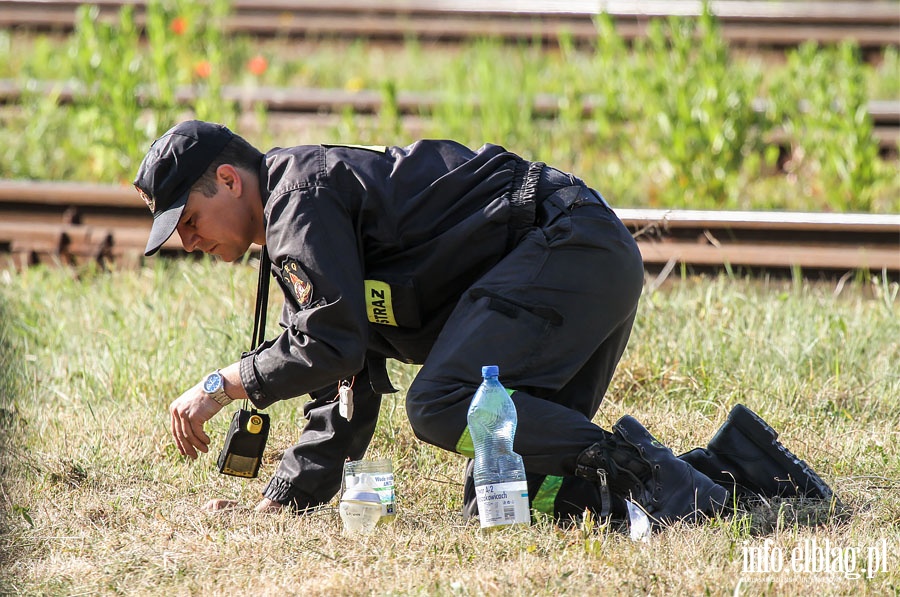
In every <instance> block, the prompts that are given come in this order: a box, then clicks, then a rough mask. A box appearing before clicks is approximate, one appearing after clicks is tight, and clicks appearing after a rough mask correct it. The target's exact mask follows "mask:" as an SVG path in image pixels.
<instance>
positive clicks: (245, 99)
mask: <svg viewBox="0 0 900 597" xmlns="http://www.w3.org/2000/svg"><path fill="white" fill-rule="evenodd" d="M25 93H31V94H38V95H48V94H53V95H55V96H56V97H57V98H58V99H57V101H59V102H60V103H71V102H75V101H79V98H82V97H84V98H88V97H89V95H88V94H87V93H86V92H85V90H84V89H82V88H80V87H78V86H77V85H74V84H72V83H67V82H47V81H32V82H30V83H29V84H28V89H27V90H26V89H25V88H24V86H23V85H22V84H21V83H19V82H18V81H14V80H10V79H0V105H7V106H10V107H14V106H15V105H16V104H17V103H18V102H20V100H21V99H22V97H23V94H25ZM138 96H139V100H140V101H143V99H144V98H142V97H141V96H140V94H138ZM177 98H178V100H179V101H181V102H183V103H184V104H185V105H189V104H190V103H191V102H192V101H193V100H195V99H196V94H195V93H194V91H193V90H192V89H191V88H189V87H183V88H181V89H179V90H178V92H177ZM222 99H223V100H225V101H231V102H236V103H237V104H239V105H240V106H241V107H242V108H243V113H245V114H253V113H254V110H253V106H256V105H261V106H263V107H265V108H266V111H267V113H268V114H269V121H270V124H271V125H275V126H277V127H278V128H279V130H283V131H284V130H291V131H294V132H298V133H308V132H309V131H310V130H311V129H315V128H316V126H318V127H319V128H320V129H327V128H330V127H333V126H335V125H336V124H337V122H338V119H339V118H340V117H341V115H342V114H344V113H345V112H346V111H347V110H350V111H352V112H353V113H354V114H362V115H366V114H378V113H379V112H380V111H381V110H382V108H383V106H384V103H385V98H384V95H383V94H382V93H380V92H378V91H373V90H360V91H345V90H341V89H319V88H283V87H280V88H276V87H244V86H233V85H226V86H225V87H223V89H222ZM441 101H442V98H441V96H440V95H439V94H437V93H428V92H399V93H398V94H397V96H396V98H395V102H396V105H395V106H393V109H396V111H397V112H398V113H399V114H400V115H401V116H402V117H403V118H404V119H405V120H406V121H407V123H408V125H409V128H410V132H418V130H419V129H422V132H424V128H425V126H424V123H420V125H419V126H418V127H417V126H416V124H415V121H416V119H421V118H427V117H428V116H429V115H430V114H432V113H433V112H434V111H435V109H436V108H437V107H438V106H439V105H440V103H441ZM472 102H473V104H477V102H478V99H477V98H473V99H472ZM561 103H562V102H561V98H560V97H558V96H555V95H551V94H541V95H538V96H537V97H535V98H534V103H533V105H532V106H530V111H529V113H530V114H531V115H532V116H533V117H535V118H545V119H549V118H554V117H557V116H559V113H560V105H561ZM597 106H598V103H597V100H595V99H593V98H591V97H587V98H584V99H583V100H582V106H581V116H582V117H584V118H586V119H588V118H590V117H591V115H592V114H593V112H594V111H595V109H596V108H597ZM754 109H755V110H757V111H758V112H764V111H765V110H766V100H765V99H759V100H757V101H756V102H755V106H754ZM868 112H869V115H870V117H871V118H872V123H873V125H874V129H873V134H874V136H875V139H877V141H878V143H879V147H880V151H881V154H882V156H883V157H892V158H896V157H897V156H898V153H900V100H873V101H870V102H869V104H868ZM246 124H247V129H252V128H253V126H254V123H252V122H248V123H246ZM587 126H588V124H586V127H587ZM766 141H767V142H768V143H770V144H772V145H778V146H781V147H782V148H784V149H787V148H788V146H789V145H790V139H789V138H787V136H786V135H784V134H783V133H782V132H779V131H775V132H774V133H773V134H771V135H769V136H768V138H767V139H766Z"/></svg>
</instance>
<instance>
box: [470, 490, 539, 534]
mask: <svg viewBox="0 0 900 597" xmlns="http://www.w3.org/2000/svg"><path fill="white" fill-rule="evenodd" d="M475 497H476V498H477V499H478V517H479V518H480V519H481V528H483V529H484V528H487V527H494V526H498V525H504V524H515V523H524V524H531V510H530V509H529V507H528V483H526V482H525V481H513V482H511V483H493V484H488V485H480V486H478V487H476V488H475Z"/></svg>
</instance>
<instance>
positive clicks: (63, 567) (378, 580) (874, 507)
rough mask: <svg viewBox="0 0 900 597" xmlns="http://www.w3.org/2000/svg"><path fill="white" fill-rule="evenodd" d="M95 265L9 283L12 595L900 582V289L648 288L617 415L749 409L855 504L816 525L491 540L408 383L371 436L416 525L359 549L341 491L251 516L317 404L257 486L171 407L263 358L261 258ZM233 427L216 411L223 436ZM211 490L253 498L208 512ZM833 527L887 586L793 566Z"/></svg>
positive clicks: (699, 440) (741, 588)
mask: <svg viewBox="0 0 900 597" xmlns="http://www.w3.org/2000/svg"><path fill="white" fill-rule="evenodd" d="M81 274H82V275H81V276H80V277H76V276H74V275H73V272H72V271H70V270H42V269H36V270H30V271H28V272H24V273H22V274H10V273H6V274H4V273H0V321H2V324H0V392H2V401H0V408H2V411H0V412H2V417H0V424H2V430H3V436H4V439H3V441H4V445H3V446H2V457H0V464H2V472H3V484H2V487H3V494H2V503H3V507H4V514H3V518H2V529H0V549H2V551H0V554H2V555H0V557H2V573H0V574H2V576H0V593H3V594H28V595H34V594H48V595H82V594H84V595H88V594H90V595H94V594H150V595H155V594H160V595H162V594H165V595H232V594H245V593H252V594H261V595H307V594H309V595H313V594H316V595H317V594H329V595H360V594H377V595H385V594H387V595H393V594H398V595H399V594H402V595H481V594H503V595H536V594H539V595H543V594H554V595H555V594H570V595H586V594H637V595H648V594H654V595H696V594H713V595H726V594H727V595H732V594H736V595H784V594H787V595H799V594H808V593H814V594H834V595H843V594H846V595H850V594H853V595H857V594H872V595H884V594H897V593H898V592H900V530H898V526H900V432H898V429H900V423H898V416H900V409H898V408H897V406H898V397H900V391H898V389H900V378H898V371H897V363H898V362H900V347H898V341H897V339H898V338H900V317H898V315H900V305H898V299H897V285H896V284H894V285H890V284H885V283H880V282H878V281H874V280H860V281H858V282H857V283H856V284H854V285H853V286H852V288H851V287H848V288H845V289H844V291H843V292H842V294H841V295H840V296H838V297H834V296H832V290H831V288H829V287H827V286H819V285H810V284H800V283H798V284H790V283H788V284H781V283H774V282H769V283H767V284H759V283H751V282H748V281H744V280H738V279H729V278H719V279H715V280H711V281H709V280H708V281H693V280H684V281H682V282H679V283H678V284H675V285H672V286H671V287H670V288H667V289H665V290H663V291H661V292H656V293H654V294H652V295H647V296H645V297H644V299H643V302H642V306H641V314H640V316H639V317H640V318H639V323H638V326H637V327H636V329H635V335H634V337H633V340H632V343H631V345H630V347H629V350H628V352H627V353H626V357H625V359H624V360H623V362H622V365H621V367H620V371H619V373H618V375H617V377H616V380H615V382H614V385H613V387H612V388H611V390H610V394H609V396H608V399H607V401H606V403H605V404H604V407H603V408H602V409H601V412H600V413H599V414H598V419H597V420H598V422H600V423H601V424H602V425H603V426H605V427H608V425H609V423H611V422H612V421H615V420H616V419H617V418H618V417H619V416H621V415H622V414H625V413H630V414H633V415H635V416H637V417H638V418H639V419H640V420H642V421H643V422H644V423H645V424H646V425H647V426H648V427H649V428H650V429H651V430H652V431H653V432H654V433H655V434H656V435H657V436H658V437H659V438H660V439H662V440H663V441H665V442H666V443H668V444H669V445H670V446H671V447H672V448H673V449H674V450H675V451H676V452H678V451H681V450H687V449H690V448H692V447H694V446H696V445H700V444H704V443H705V442H706V440H707V439H708V438H709V437H710V436H711V434H712V433H713V432H714V431H715V429H716V428H717V427H718V426H719V425H720V424H721V422H722V421H723V420H724V417H725V414H726V413H727V410H728V408H730V406H731V405H732V404H734V403H735V402H738V401H741V402H744V403H745V404H747V405H748V406H750V407H751V408H754V409H755V410H757V411H758V412H760V413H761V414H762V415H763V416H764V417H765V418H766V419H767V420H769V421H770V422H771V423H772V424H773V425H774V426H775V427H776V428H777V429H779V430H780V431H781V432H782V439H783V441H784V442H785V443H786V445H788V446H789V447H790V448H792V449H793V450H794V451H795V452H797V453H798V454H799V455H801V456H802V457H804V458H806V459H807V460H809V461H810V462H811V463H812V464H813V466H814V467H815V468H816V469H817V470H818V471H819V472H820V473H821V474H822V475H823V477H825V478H826V480H828V481H829V482H830V483H831V485H832V487H833V488H834V489H835V490H836V491H837V493H838V494H839V495H840V496H841V498H842V499H843V500H844V502H845V504H846V505H847V507H848V508H849V510H850V512H851V515H850V516H849V518H847V519H840V518H836V517H829V516H827V515H826V516H819V519H820V520H819V521H820V524H819V525H817V526H810V525H808V524H807V520H808V518H809V515H810V514H813V515H816V516H818V515H819V514H821V512H819V511H817V508H818V506H817V505H810V504H797V503H794V502H781V503H770V504H765V503H761V504H756V505H755V506H754V507H752V508H750V509H741V510H739V512H738V514H737V515H735V516H733V517H728V518H723V519H719V520H713V521H710V522H709V523H707V524H704V525H700V526H676V527H673V528H670V529H668V530H666V531H664V532H661V533H659V534H656V535H654V536H653V537H652V538H651V539H650V541H649V542H647V543H639V542H633V541H631V540H630V539H629V538H628V536H627V535H625V534H622V533H621V532H618V531H616V530H615V529H610V528H605V527H603V526H601V525H598V524H597V523H596V522H591V521H588V523H586V524H581V525H573V526H571V527H568V528H560V527H557V526H555V525H553V524H551V523H549V522H547V521H539V522H538V523H537V524H535V525H534V526H532V527H529V528H518V529H511V530H508V531H506V532H499V533H492V534H489V535H485V534H482V533H481V532H480V531H479V530H478V529H477V525H475V524H471V523H470V524H467V523H465V522H464V521H463V520H462V518H461V516H460V514H459V508H460V505H461V493H462V485H461V480H462V479H461V476H462V466H463V459H462V457H460V456H456V455H453V454H449V453H445V452H442V451H440V450H438V449H436V448H434V447H431V446H428V445H425V444H422V443H420V442H418V441H417V440H415V438H414V437H413V435H412V432H411V431H410V429H409V427H408V424H407V422H406V418H405V411H404V408H403V403H402V393H401V394H399V395H397V396H393V397H389V398H387V399H386V400H385V402H384V405H383V408H382V418H381V421H380V423H379V427H378V430H377V431H376V437H375V440H374V441H373V444H372V447H371V449H370V455H371V456H373V457H381V456H384V457H389V458H391V459H392V460H393V462H394V466H395V472H396V478H397V483H398V489H397V491H398V509H399V515H398V517H397V519H396V521H395V522H394V523H393V524H391V525H389V526H384V527H379V529H378V530H377V531H376V533H375V534H373V535H371V536H367V537H362V538H354V539H350V538H347V537H344V536H343V535H342V534H341V532H340V521H339V519H338V516H337V512H336V509H335V508H334V507H333V506H334V504H331V505H330V506H329V507H327V508H324V509H322V510H320V511H319V512H316V513H314V514H311V515H308V516H302V517H298V516H293V515H288V514H279V515H261V514H256V513H254V512H253V511H252V510H250V509H249V506H250V505H252V504H253V503H254V502H255V501H256V499H257V498H258V495H259V491H260V490H261V489H262V487H263V486H264V483H265V480H266V479H267V477H268V475H269V474H270V473H271V471H272V470H273V468H274V466H275V463H276V462H277V459H278V456H279V453H278V450H280V449H283V448H284V447H286V446H287V445H288V444H289V443H290V442H291V441H292V440H293V438H295V437H296V435H297V433H298V431H299V426H300V425H301V424H302V419H301V416H300V414H299V411H300V409H299V408H298V407H299V402H297V403H290V402H287V403H280V404H277V405H275V406H274V407H273V408H272V409H271V412H272V419H273V429H272V435H271V437H270V440H269V448H268V452H267V456H266V462H265V464H264V467H263V470H262V471H261V475H260V479H257V480H252V481H242V480H238V479H234V478H230V477H222V476H220V475H218V474H217V473H216V472H215V468H214V458H212V457H211V456H210V455H207V456H205V457H203V458H202V459H201V460H200V461H199V462H198V463H195V464H189V463H186V462H184V461H183V460H182V459H181V458H180V457H179V456H177V454H176V451H175V449H174V446H173V445H172V443H171V441H170V439H169V437H168V432H167V423H166V408H165V407H166V405H167V404H168V402H169V401H170V400H171V398H173V397H174V396H175V395H177V393H178V392H179V391H180V390H181V389H182V388H184V387H186V386H187V385H189V384H192V383H194V380H195V379H198V378H199V376H201V375H202V374H203V373H204V372H205V371H206V370H207V369H208V368H210V367H211V366H213V365H216V364H221V363H224V362H226V361H227V360H228V359H229V358H230V357H231V356H233V355H235V354H237V353H238V352H239V351H240V350H241V349H243V348H244V345H245V344H246V341H247V340H246V338H247V337H249V326H250V322H251V318H250V314H251V309H252V302H253V290H254V280H255V278H254V276H255V274H254V272H253V270H252V269H251V268H249V267H242V266H237V267H232V266H227V265H224V264H216V263H212V262H208V261H201V262H199V263H193V264H191V263H188V262H178V263H167V264H162V263H161V264H157V265H156V266H155V267H153V268H145V269H143V270H139V271H136V272H118V273H113V274H103V273H96V272H81ZM272 302H273V311H272V319H277V306H278V303H279V301H278V300H277V297H276V296H275V295H273V301H272ZM163 308H165V310H167V312H168V314H163V313H162V310H163ZM273 329H274V326H273ZM414 372H415V369H414V368H412V367H407V366H398V367H396V368H395V369H394V371H393V378H394V381H395V384H396V385H398V386H401V387H405V386H407V385H408V383H409V381H410V379H411V376H412V375H413V374H414ZM225 419H226V417H224V416H221V417H219V418H218V419H217V420H214V421H213V422H212V425H211V434H212V436H213V441H214V445H215V446H219V445H220V444H221V440H222V438H223V437H224V432H225V428H226V423H227V421H226V420H225ZM210 497H225V498H232V499H238V500H240V501H241V503H242V504H245V505H246V507H244V508H242V509H238V510H233V511H229V512H224V513H219V514H212V513H203V512H199V511H198V508H199V506H201V505H202V504H203V503H204V502H205V501H206V500H207V499H208V498H210ZM826 514H827V513H826ZM767 540H768V541H769V543H768V544H766V541H767ZM812 540H815V541H816V544H817V545H819V546H822V545H825V541H826V540H827V541H828V542H829V543H828V545H830V546H831V547H832V548H835V549H838V550H840V553H841V554H842V555H843V556H844V557H845V561H846V557H849V556H850V554H851V552H852V553H853V554H854V555H855V556H856V558H857V561H856V562H855V564H856V566H855V568H854V571H855V572H860V570H861V568H863V567H865V565H866V557H867V555H868V551H869V550H870V549H878V548H879V546H880V545H884V546H885V553H887V556H888V558H887V561H886V562H884V563H883V569H881V570H879V571H878V572H876V573H875V574H874V575H873V577H872V578H866V575H865V573H862V577H861V578H855V577H854V576H853V574H846V573H843V572H842V570H837V569H836V568H835V565H834V564H832V565H831V572H826V573H813V572H807V571H804V570H803V569H802V567H801V569H799V570H797V571H794V570H791V569H790V563H791V562H790V560H789V558H790V556H791V554H792V553H795V550H796V552H797V553H802V550H803V549H804V546H805V545H810V541H812ZM882 541H883V543H881V542H882ZM766 545H768V546H769V548H770V549H771V550H772V552H780V553H781V554H782V555H783V556H784V557H785V569H784V570H781V571H779V572H775V571H771V570H770V571H769V572H754V571H753V570H747V569H746V564H745V561H744V557H745V554H746V553H747V550H748V549H760V548H763V547H764V546H766ZM879 553H880V552H879ZM801 563H802V562H801Z"/></svg>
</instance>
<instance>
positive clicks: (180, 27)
mask: <svg viewBox="0 0 900 597" xmlns="http://www.w3.org/2000/svg"><path fill="white" fill-rule="evenodd" d="M187 26H188V24H187V19H186V18H184V17H175V18H174V19H172V22H171V23H170V24H169V29H170V30H171V31H172V33H174V34H175V35H184V32H185V31H187Z"/></svg>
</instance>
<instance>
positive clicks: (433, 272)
mask: <svg viewBox="0 0 900 597" xmlns="http://www.w3.org/2000/svg"><path fill="white" fill-rule="evenodd" d="M260 186H261V194H262V197H263V200H264V201H265V217H266V245H267V248H268V252H269V255H270V257H271V259H272V273H273V275H274V276H275V277H276V279H277V280H278V281H279V283H280V284H281V286H282V289H283V291H284V295H285V303H284V309H283V313H282V318H281V325H282V327H283V328H284V331H283V332H282V334H281V335H279V336H278V337H277V338H275V339H273V340H270V341H267V342H265V343H264V344H263V345H261V346H260V347H259V348H258V349H257V350H255V351H253V352H251V353H246V354H244V355H243V357H242V359H241V380H242V382H243V384H244V387H245V389H246V390H247V392H248V394H249V395H250V399H251V401H252V402H253V403H254V404H255V405H256V406H257V407H258V408H264V407H266V406H268V405H270V404H272V403H273V402H275V401H278V400H284V399H287V398H292V397H295V396H300V395H303V394H307V393H308V394H310V396H311V398H312V400H311V401H310V402H308V403H307V404H306V405H305V409H304V410H305V414H306V417H307V419H308V421H309V422H308V424H307V425H306V426H305V428H304V429H303V432H302V433H301V436H300V440H299V442H298V443H297V444H296V445H294V446H293V447H291V448H289V449H288V450H286V451H285V454H284V457H283V459H282V461H281V464H280V465H279V466H278V469H277V470H276V472H275V475H274V477H273V478H272V480H271V481H270V482H269V485H268V486H267V487H266V489H265V492H264V495H265V496H266V497H268V498H269V499H272V500H274V501H277V502H280V503H283V504H290V505H292V506H294V507H296V508H306V507H311V506H316V505H319V504H321V503H324V502H326V501H328V500H330V499H331V498H332V497H333V496H334V495H335V493H336V492H337V491H338V489H339V487H340V483H341V475H342V465H343V462H344V461H345V460H346V459H347V458H350V459H359V458H361V457H362V456H363V455H364V453H365V450H366V448H367V446H368V444H369V442H370V440H371V438H372V434H373V432H374V430H375V424H376V419H377V416H378V411H379V406H380V402H381V395H382V394H383V393H387V392H391V391H394V390H393V388H392V387H391V385H390V381H389V380H388V378H387V375H386V372H385V359H398V360H401V361H403V362H406V363H420V364H422V368H421V371H420V372H419V374H418V376H417V377H416V379H415V381H414V382H413V384H412V385H411V387H410V389H409V393H408V395H407V399H406V403H407V413H408V416H409V420H410V423H411V425H412V428H413V430H414V432H415V434H416V436H418V437H419V438H421V439H422V440H424V441H426V442H429V443H431V444H434V445H437V446H440V447H442V448H445V449H447V450H453V451H456V452H459V453H461V454H464V455H467V456H470V457H471V456H472V445H471V439H470V437H469V434H468V431H467V429H466V413H467V410H468V406H469V401H470V400H471V398H472V396H473V395H474V392H475V390H476V388H477V387H478V385H479V384H480V382H481V375H480V372H481V367H482V365H486V364H496V365H499V367H500V379H501V381H502V382H503V384H504V385H505V386H506V387H507V388H510V389H512V390H515V392H514V394H513V396H512V397H513V401H514V402H515V405H516V409H517V412H518V432H517V434H516V439H515V450H516V451H517V452H518V453H519V454H521V455H522V457H523V459H524V463H525V468H526V470H527V471H528V472H529V490H530V493H531V498H532V505H533V507H534V508H536V509H538V510H542V511H545V512H551V513H556V514H557V515H558V516H563V515H566V514H569V513H578V512H580V511H582V510H583V509H584V507H593V506H594V504H593V503H592V500H594V498H595V497H596V496H595V495H594V494H591V491H594V492H595V490H593V486H591V487H590V488H587V489H586V488H582V487H581V486H580V485H579V483H578V481H580V479H576V478H575V477H573V476H572V475H573V474H574V470H575V460H576V457H577V456H578V454H579V453H580V452H582V451H583V450H585V449H586V448H587V447H588V446H590V445H592V444H593V443H595V442H597V441H602V439H603V438H604V436H608V434H606V433H605V432H603V431H602V430H601V429H600V428H599V427H598V426H597V425H595V424H594V423H592V422H591V418H592V417H593V415H594V414H595V413H596V411H597V409H598V407H599V405H600V402H601V400H602V398H603V395H604V393H605V392H606V389H607V387H608V385H609V382H610V379H611V377H612V375H613V372H614V370H615V367H616V365H617V363H618V361H619V359H620V357H621V355H622V352H623V350H624V349H625V345H626V343H627V340H628V336H629V334H630V332H631V327H632V323H633V320H634V316H635V310H636V307H637V302H638V297H639V295H640V292H641V286H642V281H643V267H642V263H641V257H640V253H639V252H638V249H637V246H636V244H635V242H634V240H633V239H632V237H631V235H630V234H629V232H628V230H627V229H626V228H625V227H624V226H623V225H622V223H621V222H620V221H619V219H618V218H617V217H616V216H615V214H614V213H613V212H612V210H611V209H610V208H609V207H608V206H607V205H606V203H605V201H603V199H602V198H601V197H600V195H599V194H598V193H596V192H595V191H593V190H591V189H589V188H588V187H587V186H586V185H585V184H584V183H583V182H582V181H580V180H578V179H577V178H575V177H574V176H571V175H569V174H565V173H563V172H560V171H558V170H555V169H553V168H550V167H547V166H545V165H543V164H541V163H539V162H529V161H527V160H524V159H522V158H521V157H519V156H517V155H515V154H512V153H510V152H508V151H506V150H505V149H503V148H502V147H498V146H495V145H485V146H484V147H482V148H481V149H479V150H478V151H472V150H470V149H468V148H466V147H463V146H461V145H459V144H458V143H454V142H451V141H420V142H418V143H415V144H413V145H411V146H409V147H390V148H359V147H346V146H299V147H293V148H288V149H275V150H272V151H270V152H269V153H267V154H266V155H265V158H264V160H263V163H262V166H261V176H260ZM342 380H346V381H347V382H351V381H352V383H353V390H354V394H355V398H354V404H355V410H354V414H353V417H352V419H351V420H350V421H347V420H345V419H344V418H342V417H341V416H340V415H339V414H338V402H337V401H336V400H335V397H336V396H337V390H338V386H339V384H340V382H341V381H342ZM573 488H574V489H573ZM582 489H584V491H582ZM595 493H596V492H595ZM597 499H598V500H599V498H597ZM596 505H597V507H598V508H599V503H597V504H596Z"/></svg>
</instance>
